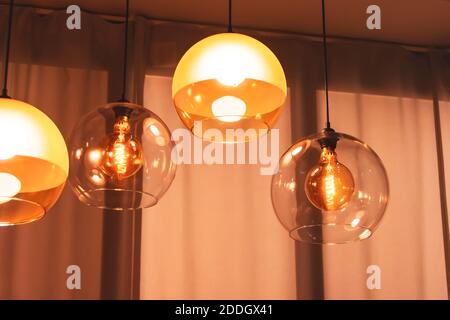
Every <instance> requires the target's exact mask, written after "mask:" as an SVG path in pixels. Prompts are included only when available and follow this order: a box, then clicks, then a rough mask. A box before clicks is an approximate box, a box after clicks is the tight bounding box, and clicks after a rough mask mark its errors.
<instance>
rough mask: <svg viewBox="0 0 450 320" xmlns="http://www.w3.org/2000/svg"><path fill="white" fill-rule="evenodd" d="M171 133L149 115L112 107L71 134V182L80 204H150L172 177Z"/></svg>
mask: <svg viewBox="0 0 450 320" xmlns="http://www.w3.org/2000/svg"><path fill="white" fill-rule="evenodd" d="M173 147H174V143H173V142H172V140H171V135H170V131H169V129H168V128H167V126H166V125H165V124H164V122H163V121H162V120H161V119H160V118H159V117H158V116H157V115H156V114H154V113H153V112H151V111H150V110H148V109H145V108H143V107H141V106H139V105H136V104H132V103H123V102H118V103H110V104H107V105H105V106H102V107H100V108H98V109H97V110H94V111H92V112H90V113H89V114H87V115H85V116H84V117H83V118H82V119H81V120H80V122H79V123H78V125H77V126H76V127H75V129H74V130H73V132H72V135H71V139H70V143H69V149H70V168H71V169H70V175H69V182H70V185H71V186H72V189H73V191H74V192H75V194H76V195H77V196H78V198H79V199H80V201H82V202H84V203H85V204H87V205H89V206H94V207H97V208H101V209H109V210H117V211H125V210H135V209H141V208H148V207H151V206H154V205H155V204H156V203H157V202H158V200H159V199H161V197H162V196H163V195H164V193H165V192H166V191H167V189H168V188H169V186H170V184H171V183H172V181H173V179H174V177H175V171H176V165H175V163H174V162H172V159H171V156H172V149H173Z"/></svg>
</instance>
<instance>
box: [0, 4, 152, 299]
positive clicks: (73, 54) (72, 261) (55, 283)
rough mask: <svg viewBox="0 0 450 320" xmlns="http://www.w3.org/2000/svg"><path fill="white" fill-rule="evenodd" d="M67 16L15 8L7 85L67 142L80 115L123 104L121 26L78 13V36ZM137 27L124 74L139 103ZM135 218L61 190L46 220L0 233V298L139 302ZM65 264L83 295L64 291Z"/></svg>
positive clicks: (136, 26)
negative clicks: (76, 271) (73, 269)
mask: <svg viewBox="0 0 450 320" xmlns="http://www.w3.org/2000/svg"><path fill="white" fill-rule="evenodd" d="M6 9H7V7H4V6H1V7H0V10H1V11H0V21H1V26H0V30H6V22H7V15H6V14H7V10H6ZM66 18H67V14H66V13H65V12H47V11H42V10H35V9H29V8H19V7H16V8H15V9H14V23H13V34H12V43H11V66H10V67H11V68H10V81H9V84H10V95H11V96H12V97H14V98H16V99H20V100H23V101H25V102H28V103H31V104H33V105H34V106H36V107H38V108H39V109H40V110H42V111H43V112H45V113H46V114H47V115H49V116H50V118H51V119H53V121H54V122H55V123H56V125H57V126H58V127H59V129H60V130H61V132H62V134H63V136H64V137H65V138H66V142H68V141H69V137H70V133H71V131H72V129H73V127H74V126H75V124H76V123H77V121H78V120H79V118H80V117H81V116H82V115H84V114H85V113H86V112H89V111H90V110H93V109H94V108H95V107H96V106H99V105H102V104H105V103H107V102H108V101H114V100H117V99H118V98H119V97H120V92H121V72H122V67H121V66H122V56H123V55H122V54H123V30H124V29H123V23H117V22H114V21H106V20H104V19H103V18H100V17H98V16H95V15H91V14H86V13H83V14H82V28H81V30H73V31H71V30H68V29H67V28H66ZM139 25H140V23H139V22H136V23H133V25H132V26H131V30H130V68H129V69H130V72H129V74H128V83H129V88H128V89H129V90H128V92H129V99H130V100H132V101H137V102H140V101H142V92H143V90H142V88H143V81H144V74H145V68H142V62H141V61H145V60H142V58H141V56H140V54H141V52H144V51H145V50H143V49H141V47H142V46H145V41H141V38H140V37H141V36H142V35H143V34H144V33H142V32H140V31H138V29H139V30H140V28H139ZM106 34H107V35H108V36H107V37H105V35H106ZM3 41H4V33H3V32H2V33H1V34H0V43H4V42H3ZM135 46H136V47H135ZM2 52H3V50H2ZM144 64H145V63H144ZM141 70H144V71H141ZM139 92H141V94H140V95H139ZM4 138H6V137H4ZM139 217H140V216H139V213H137V214H136V215H133V214H130V215H116V214H115V215H111V214H103V212H102V211H101V210H97V209H94V208H89V207H87V206H85V205H84V204H82V203H80V202H79V201H78V199H76V197H75V196H74V195H73V193H72V192H71V190H70V187H69V185H68V184H67V185H66V188H65V190H64V192H63V195H62V196H61V198H60V199H59V201H58V202H57V204H56V205H55V207H54V208H52V209H51V210H50V211H49V212H48V213H47V215H46V216H45V217H44V218H43V219H42V220H40V221H37V222H35V223H32V224H27V225H22V226H17V227H7V228H1V229H0V261H2V262H1V263H0V299H99V298H108V299H115V298H120V299H130V298H135V297H136V296H138V292H139V287H138V286H134V282H136V279H138V277H139V272H134V271H135V270H134V269H135V268H136V266H135V264H134V260H137V261H139V260H138V259H136V254H135V250H137V251H138V250H139V243H137V244H136V245H134V242H135V241H134V240H135V239H134V236H135V235H136V234H140V233H138V232H135V230H134V229H137V230H139V229H140V220H139ZM70 265H77V266H79V267H80V269H81V290H69V289H68V288H67V286H66V280H67V278H68V277H69V275H68V274H67V273H66V270H67V267H68V266H70ZM137 270H138V268H137ZM137 282H138V281H137Z"/></svg>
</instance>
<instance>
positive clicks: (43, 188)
mask: <svg viewBox="0 0 450 320" xmlns="http://www.w3.org/2000/svg"><path fill="white" fill-rule="evenodd" d="M0 173H3V174H4V175H3V176H5V174H8V176H9V175H12V176H14V177H15V178H17V180H18V181H20V191H19V192H18V193H17V194H15V195H10V196H9V197H2V195H0V226H7V225H15V224H23V223H28V222H32V221H35V220H38V219H40V218H42V217H43V216H44V215H45V213H46V211H48V209H50V208H51V207H52V206H53V204H54V203H55V202H56V200H57V199H58V197H59V195H60V194H61V192H62V190H63V188H64V183H65V181H66V178H67V174H66V172H65V171H64V170H62V169H61V168H60V167H59V166H57V165H55V164H52V163H50V162H48V161H45V160H42V159H38V158H34V157H26V156H15V157H13V158H10V159H7V160H0ZM0 183H2V182H1V181H0ZM3 196H4V195H3Z"/></svg>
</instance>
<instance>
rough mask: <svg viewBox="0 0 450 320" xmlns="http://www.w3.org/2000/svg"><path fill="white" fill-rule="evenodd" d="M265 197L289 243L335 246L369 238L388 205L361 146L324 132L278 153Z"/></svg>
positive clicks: (378, 168) (380, 172)
mask: <svg viewBox="0 0 450 320" xmlns="http://www.w3.org/2000/svg"><path fill="white" fill-rule="evenodd" d="M271 193H272V204H273V207H274V209H275V212H276V215H277V217H278V219H279V220H280V222H281V224H282V225H283V226H284V227H285V228H286V229H287V230H288V231H289V235H290V236H291V237H292V238H293V239H295V240H298V241H301V242H306V243H316V244H340V243H349V242H353V241H358V240H364V239H367V238H369V237H370V236H371V235H372V234H373V232H374V231H375V230H376V228H377V226H378V224H379V223H380V221H381V219H382V217H383V214H384V212H385V209H386V206H387V203H388V198H389V183H388V178H387V174H386V170H385V168H384V166H383V163H382V162H381V160H380V158H379V157H378V156H377V154H376V153H375V152H374V151H373V150H372V149H371V148H370V147H369V146H368V145H367V144H365V143H364V142H362V141H360V140H358V139H356V138H354V137H351V136H349V135H346V134H343V133H337V132H335V131H334V130H332V129H326V130H324V131H322V132H320V133H318V134H315V135H312V136H310V137H307V138H305V139H302V140H300V141H298V142H297V143H295V144H294V145H293V146H291V147H290V148H289V150H287V151H286V152H285V153H284V155H283V156H282V157H281V159H280V163H279V171H278V172H277V173H276V174H275V175H274V176H273V178H272V188H271Z"/></svg>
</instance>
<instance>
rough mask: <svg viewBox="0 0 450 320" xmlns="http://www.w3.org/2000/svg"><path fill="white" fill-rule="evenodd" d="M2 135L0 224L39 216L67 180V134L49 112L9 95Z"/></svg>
mask: <svg viewBox="0 0 450 320" xmlns="http://www.w3.org/2000/svg"><path fill="white" fill-rule="evenodd" d="M0 137H1V138H0V226H8V225H16V224H23V223H28V222H32V221H35V220H38V219H40V218H42V217H43V216H44V215H45V213H46V212H47V211H48V210H49V209H50V208H51V207H52V206H53V205H54V204H55V202H56V201H57V200H58V198H59V196H60V195H61V192H62V190H63V188H64V184H65V182H66V179H67V175H68V171H69V157H68V153H67V147H66V143H65V141H64V138H63V136H62V135H61V132H60V131H59V130H58V128H57V127H56V125H55V124H54V123H53V121H52V120H51V119H50V118H49V117H47V116H46V115H45V114H44V113H43V112H41V111H40V110H38V109H36V108H35V107H33V106H32V105H29V104H27V103H25V102H22V101H18V100H14V99H5V98H0Z"/></svg>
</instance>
